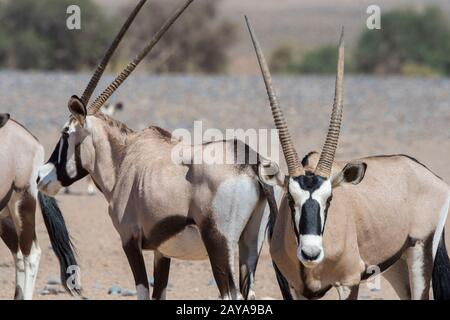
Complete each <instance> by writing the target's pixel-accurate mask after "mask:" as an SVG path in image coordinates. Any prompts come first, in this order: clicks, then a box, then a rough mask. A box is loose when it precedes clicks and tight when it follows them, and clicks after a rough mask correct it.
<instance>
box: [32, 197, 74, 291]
mask: <svg viewBox="0 0 450 320" xmlns="http://www.w3.org/2000/svg"><path fill="white" fill-rule="evenodd" d="M38 200H39V205H40V207H41V211H42V216H43V218H44V222H45V227H46V228H47V232H48V236H49V238H50V242H51V244H52V247H53V251H54V252H55V255H56V257H57V258H58V261H59V266H60V272H61V283H62V284H63V286H64V288H65V289H66V290H67V291H68V292H69V293H71V294H75V293H76V294H78V295H80V294H81V288H80V286H79V284H78V280H79V279H73V278H72V276H71V275H70V274H69V273H71V272H72V270H73V269H72V268H74V267H78V263H77V260H76V258H75V253H74V249H73V244H72V241H71V240H70V235H69V232H68V230H67V227H66V223H65V221H64V217H63V216H62V214H61V210H60V209H59V207H58V204H57V202H56V200H55V198H52V197H49V196H47V195H45V194H43V193H41V192H39V193H38ZM74 280H75V282H74ZM69 282H71V283H74V284H75V285H69Z"/></svg>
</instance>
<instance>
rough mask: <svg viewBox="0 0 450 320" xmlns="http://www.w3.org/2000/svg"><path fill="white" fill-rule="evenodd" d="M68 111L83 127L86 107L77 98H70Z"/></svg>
mask: <svg viewBox="0 0 450 320" xmlns="http://www.w3.org/2000/svg"><path fill="white" fill-rule="evenodd" d="M69 111H70V113H71V114H72V115H73V116H74V117H75V119H77V120H78V122H79V123H80V124H81V125H82V126H84V121H85V120H86V115H87V110H86V106H85V105H84V104H83V102H81V100H80V98H78V97H77V96H72V97H71V98H70V100H69Z"/></svg>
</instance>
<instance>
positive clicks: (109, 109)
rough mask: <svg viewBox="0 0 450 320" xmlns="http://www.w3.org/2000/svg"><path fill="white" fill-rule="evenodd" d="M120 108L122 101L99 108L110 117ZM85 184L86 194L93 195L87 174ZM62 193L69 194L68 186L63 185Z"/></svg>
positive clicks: (93, 189) (93, 188)
mask: <svg viewBox="0 0 450 320" xmlns="http://www.w3.org/2000/svg"><path fill="white" fill-rule="evenodd" d="M122 110H123V103H122V102H116V103H107V104H105V105H104V106H103V107H102V108H101V109H100V111H101V112H103V113H104V114H106V115H107V116H110V117H114V115H115V114H116V112H117V111H122ZM86 184H87V194H88V195H90V196H93V195H95V190H97V187H96V186H95V183H94V181H92V178H91V176H89V175H88V176H87V177H86ZM64 193H65V194H70V193H71V190H70V187H65V188H64Z"/></svg>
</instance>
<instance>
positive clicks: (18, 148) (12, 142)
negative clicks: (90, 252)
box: [0, 113, 79, 300]
mask: <svg viewBox="0 0 450 320" xmlns="http://www.w3.org/2000/svg"><path fill="white" fill-rule="evenodd" d="M0 137H1V139H2V143H1V145H0V181H1V185H0V236H1V238H2V239H3V241H4V242H5V244H6V246H7V247H8V248H9V250H10V251H11V253H12V255H13V257H14V265H15V269H16V280H15V281H16V286H15V293H14V298H15V299H26V300H30V299H32V298H33V290H34V283H35V280H36V276H37V272H38V269H39V259H40V256H41V249H40V248H39V245H38V243H37V239H36V229H35V213H36V202H37V200H38V201H39V205H40V208H41V211H42V215H43V218H44V222H45V225H46V227H47V232H48V235H49V237H50V241H51V244H52V247H53V251H54V252H55V254H56V256H57V258H58V260H59V263H60V269H61V281H62V284H63V285H64V286H65V288H66V289H67V290H68V291H69V292H71V291H78V290H77V289H79V288H77V287H74V288H69V287H68V286H67V280H68V277H69V275H70V273H68V272H69V271H70V270H68V268H69V267H70V266H77V262H76V259H75V255H74V252H73V249H72V245H71V242H70V237H69V233H68V231H67V229H66V225H65V223H64V218H63V216H62V215H61V212H60V210H59V208H58V205H57V203H56V201H55V199H54V198H51V197H48V196H46V195H44V194H42V193H41V192H38V188H37V186H36V177H37V175H38V169H39V168H40V167H41V166H42V165H43V164H44V155H45V154H44V148H43V147H42V145H41V144H40V143H39V142H38V140H37V139H36V138H35V137H34V136H33V135H32V134H31V133H30V132H29V131H28V130H26V129H25V128H24V127H23V126H22V125H21V124H19V123H18V122H16V121H15V120H13V119H10V115H9V114H6V113H2V114H0Z"/></svg>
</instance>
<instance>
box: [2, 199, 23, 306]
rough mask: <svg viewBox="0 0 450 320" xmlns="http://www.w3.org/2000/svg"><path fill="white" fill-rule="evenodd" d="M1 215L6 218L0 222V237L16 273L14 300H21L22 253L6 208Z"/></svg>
mask: <svg viewBox="0 0 450 320" xmlns="http://www.w3.org/2000/svg"><path fill="white" fill-rule="evenodd" d="M3 214H7V217H6V218H3V219H1V220H0V236H1V238H2V240H3V242H4V243H5V244H6V246H7V247H8V249H9V250H10V251H11V254H12V256H13V258H14V267H15V271H16V283H15V291H14V299H16V300H23V298H24V292H25V267H24V263H23V257H22V253H21V252H20V250H19V237H18V236H17V232H16V227H15V226H14V222H13V221H12V219H11V217H10V216H9V209H8V208H7V207H6V208H4V209H3V210H2V215H3Z"/></svg>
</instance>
